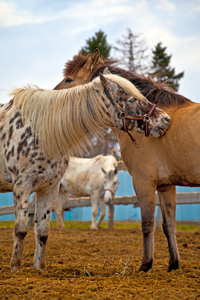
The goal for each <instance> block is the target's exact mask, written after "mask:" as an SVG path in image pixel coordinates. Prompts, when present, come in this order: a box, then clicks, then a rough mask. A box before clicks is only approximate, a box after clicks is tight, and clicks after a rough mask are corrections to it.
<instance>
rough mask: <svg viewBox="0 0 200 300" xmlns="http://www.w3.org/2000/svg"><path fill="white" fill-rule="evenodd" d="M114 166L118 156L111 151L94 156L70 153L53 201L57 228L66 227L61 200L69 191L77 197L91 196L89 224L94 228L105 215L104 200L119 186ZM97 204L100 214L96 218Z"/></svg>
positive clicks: (109, 197) (107, 201)
mask: <svg viewBox="0 0 200 300" xmlns="http://www.w3.org/2000/svg"><path fill="white" fill-rule="evenodd" d="M117 166H118V163H117V160H116V159H115V157H114V156H112V155H108V156H103V155H97V156H95V157H93V158H78V157H70V159H69V164H68V167H67V171H66V172H65V174H64V176H63V178H62V180H61V182H60V189H59V194H58V197H57V199H56V201H55V203H54V211H55V214H56V219H57V225H58V227H59V228H61V229H62V228H64V227H65V226H64V222H63V212H64V210H63V204H64V202H65V201H66V200H67V197H69V193H70V194H73V195H75V196H78V197H85V196H90V199H91V206H92V224H91V226H90V228H91V229H97V227H98V226H99V225H100V223H101V221H102V220H103V219H104V217H105V215H106V204H109V203H110V202H111V201H112V199H113V197H114V195H115V192H116V190H117V187H118V178H117ZM98 205H99V206H100V215H99V218H98V221H97V215H98Z"/></svg>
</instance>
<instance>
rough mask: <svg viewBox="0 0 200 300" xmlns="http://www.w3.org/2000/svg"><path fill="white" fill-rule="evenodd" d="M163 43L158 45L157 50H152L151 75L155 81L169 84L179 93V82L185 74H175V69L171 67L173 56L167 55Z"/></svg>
mask: <svg viewBox="0 0 200 300" xmlns="http://www.w3.org/2000/svg"><path fill="white" fill-rule="evenodd" d="M161 44H162V43H158V44H157V45H156V46H155V49H153V50H152V53H153V58H152V70H153V72H151V73H149V74H150V75H153V78H154V80H156V81H160V82H167V84H168V85H169V86H170V87H171V88H173V89H174V90H176V91H178V88H179V80H180V79H181V78H182V77H183V76H184V72H181V73H179V74H175V68H171V67H170V60H171V57H172V55H167V53H166V47H162V45H161Z"/></svg>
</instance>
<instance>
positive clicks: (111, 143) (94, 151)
mask: <svg viewBox="0 0 200 300" xmlns="http://www.w3.org/2000/svg"><path fill="white" fill-rule="evenodd" d="M96 48H98V49H99V51H100V56H101V58H102V59H108V58H109V55H110V50H111V46H110V45H109V44H108V43H107V39H106V34H105V33H104V32H103V31H102V30H99V31H98V32H96V33H95V36H93V37H92V38H89V39H88V40H86V46H85V47H83V48H81V50H80V53H81V54H83V55H88V54H91V53H93V52H94V50H95V49H96ZM90 141H91V144H92V148H91V147H87V151H84V150H83V151H82V157H93V156H96V155H98V154H102V155H108V154H111V150H112V149H113V148H116V147H117V148H118V146H117V145H118V141H117V139H116V137H115V135H114V134H113V132H112V131H111V130H110V129H108V130H107V131H106V132H105V133H104V134H102V138H97V137H94V138H92V139H91V140H90Z"/></svg>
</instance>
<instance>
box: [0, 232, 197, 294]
mask: <svg viewBox="0 0 200 300" xmlns="http://www.w3.org/2000/svg"><path fill="white" fill-rule="evenodd" d="M12 231H13V229H12V228H0V299H9V300H10V299H37V300H38V299H40V300H41V299H137V300H138V299H159V300H162V299H173V300H174V299H188V300H189V299H200V231H198V230H197V231H196V232H192V233H191V232H186V233H185V232H182V231H180V232H178V233H177V241H178V246H179V251H180V256H181V269H180V270H178V271H172V272H171V273H167V272H166V269H167V266H168V249H167V242H166V239H165V237H164V234H163V233H162V232H161V231H158V232H156V233H155V261H154V268H153V271H152V272H151V273H147V274H145V273H143V272H142V273H141V272H138V267H139V265H140V261H141V257H142V233H141V229H139V228H134V229H123V228H121V229H116V228H115V229H112V230H110V229H100V230H98V231H90V230H89V229H66V230H65V231H64V232H63V231H59V230H58V229H57V228H51V230H50V236H49V239H48V243H47V252H46V264H47V271H46V272H40V271H37V270H34V269H33V266H32V264H33V255H34V246H35V245H34V244H35V238H34V230H33V229H30V230H29V232H28V235H27V237H26V239H25V243H24V252H23V262H22V271H21V272H18V273H12V272H10V268H9V261H10V257H11V253H12Z"/></svg>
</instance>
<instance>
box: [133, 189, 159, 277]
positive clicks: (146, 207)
mask: <svg viewBox="0 0 200 300" xmlns="http://www.w3.org/2000/svg"><path fill="white" fill-rule="evenodd" d="M134 188H135V191H136V195H137V198H138V201H139V205H140V210H141V219H142V233H143V258H142V263H141V265H140V267H139V271H144V272H148V271H151V269H152V267H153V254H154V214H155V198H156V197H155V189H154V188H152V187H150V186H147V184H146V185H143V184H142V185H140V184H139V185H138V186H137V185H136V184H135V185H134Z"/></svg>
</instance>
